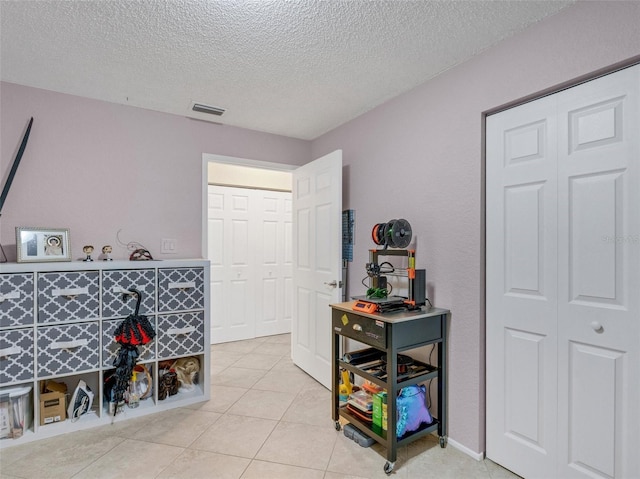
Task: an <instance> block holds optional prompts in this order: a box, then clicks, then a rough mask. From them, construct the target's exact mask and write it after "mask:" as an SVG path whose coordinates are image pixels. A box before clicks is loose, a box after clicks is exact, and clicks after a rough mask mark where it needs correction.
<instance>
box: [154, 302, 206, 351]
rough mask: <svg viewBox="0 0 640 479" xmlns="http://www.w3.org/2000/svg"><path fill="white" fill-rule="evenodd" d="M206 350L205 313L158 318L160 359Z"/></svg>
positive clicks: (168, 315) (179, 314)
mask: <svg viewBox="0 0 640 479" xmlns="http://www.w3.org/2000/svg"><path fill="white" fill-rule="evenodd" d="M203 350H204V313H203V312H202V311H198V312H193V313H177V314H167V315H161V316H158V359H167V358H177V357H180V356H188V355H191V354H197V353H201V352H202V351H203Z"/></svg>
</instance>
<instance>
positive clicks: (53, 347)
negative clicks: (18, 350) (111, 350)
mask: <svg viewBox="0 0 640 479" xmlns="http://www.w3.org/2000/svg"><path fill="white" fill-rule="evenodd" d="M37 331H38V332H37V337H38V340H37V343H38V376H39V377H40V378H42V377H47V376H55V375H59V374H67V373H77V372H81V371H87V370H91V369H96V368H98V367H99V365H100V332H99V331H100V328H99V326H98V322H97V321H94V322H91V323H74V324H65V325H61V326H41V327H39V328H38V329H37Z"/></svg>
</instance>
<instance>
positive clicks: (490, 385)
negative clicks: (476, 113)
mask: <svg viewBox="0 0 640 479" xmlns="http://www.w3.org/2000/svg"><path fill="white" fill-rule="evenodd" d="M639 93H640V67H638V66H636V67H632V68H628V69H626V70H623V71H621V72H617V73H615V74H612V75H608V76H606V77H603V78H600V79H597V80H593V81H591V82H588V83H585V84H582V85H579V86H577V87H574V88H571V89H569V90H565V91H563V92H560V93H558V94H555V95H552V96H549V97H546V98H543V99H540V100H537V101H535V102H532V103H528V104H526V105H522V106H520V107H517V108H514V109H511V110H508V111H505V112H502V113H499V114H496V115H493V116H490V117H488V118H487V183H486V185H487V214H486V218H487V456H488V457H489V458H491V459H493V460H495V461H497V462H499V463H500V464H502V465H504V466H505V467H507V468H509V469H511V470H513V471H514V472H516V473H518V474H520V475H523V476H525V477H527V478H529V477H563V478H564V477H624V478H626V477H636V476H640V462H639V458H638V456H639V455H638V453H637V451H638V450H640V171H639V170H640V148H639V144H640V138H639V137H640V135H639V133H640V121H639V112H640V97H639ZM514 152H515V154H514ZM514 286H515V288H516V289H514ZM522 286H525V287H524V288H523V287H522ZM536 291H540V293H537V292H536ZM514 412H515V413H516V414H515V416H514Z"/></svg>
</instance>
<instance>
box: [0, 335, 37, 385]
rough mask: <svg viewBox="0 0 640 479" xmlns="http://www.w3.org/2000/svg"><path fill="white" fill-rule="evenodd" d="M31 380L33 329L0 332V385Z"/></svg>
mask: <svg viewBox="0 0 640 479" xmlns="http://www.w3.org/2000/svg"><path fill="white" fill-rule="evenodd" d="M31 379H33V328H24V329H9V330H6V331H0V384H3V385H6V384H11V383H16V382H19V381H28V380H31Z"/></svg>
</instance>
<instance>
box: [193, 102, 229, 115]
mask: <svg viewBox="0 0 640 479" xmlns="http://www.w3.org/2000/svg"><path fill="white" fill-rule="evenodd" d="M191 109H192V110H193V111H197V112H200V113H208V114H209V115H216V116H222V114H223V113H224V112H225V111H227V110H225V109H224V108H218V107H217V106H209V105H204V104H202V103H194V104H193V106H192V107H191Z"/></svg>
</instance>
